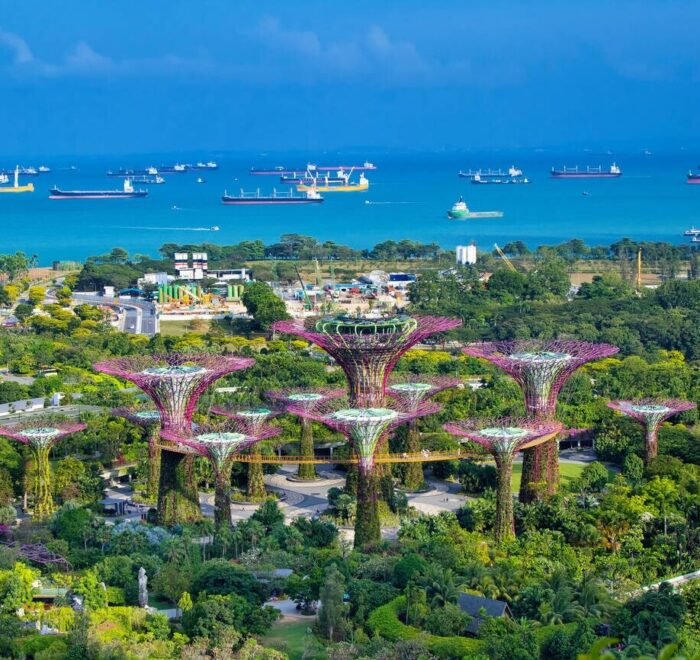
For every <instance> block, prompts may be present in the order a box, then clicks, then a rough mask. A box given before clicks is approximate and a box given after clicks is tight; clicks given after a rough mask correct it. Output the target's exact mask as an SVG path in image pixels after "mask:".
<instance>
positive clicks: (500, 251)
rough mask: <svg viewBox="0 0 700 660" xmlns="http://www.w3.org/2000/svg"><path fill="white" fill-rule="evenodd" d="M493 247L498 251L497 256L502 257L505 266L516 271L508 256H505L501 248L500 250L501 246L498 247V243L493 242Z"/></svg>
mask: <svg viewBox="0 0 700 660" xmlns="http://www.w3.org/2000/svg"><path fill="white" fill-rule="evenodd" d="M493 248H494V250H496V252H497V253H498V256H499V257H501V259H503V261H504V262H505V264H506V266H508V268H510V269H511V270H512V271H513V272H514V273H517V272H518V271H517V269H516V268H515V266H514V265H513V262H512V261H511V260H510V259H509V258H508V257H506V254H505V252H503V250H501V248H500V247H498V243H494V244H493Z"/></svg>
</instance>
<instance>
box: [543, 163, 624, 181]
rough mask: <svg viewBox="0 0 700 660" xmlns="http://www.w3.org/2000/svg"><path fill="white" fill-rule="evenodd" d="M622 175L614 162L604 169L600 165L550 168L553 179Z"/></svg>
mask: <svg viewBox="0 0 700 660" xmlns="http://www.w3.org/2000/svg"><path fill="white" fill-rule="evenodd" d="M620 176H622V170H621V169H620V168H619V166H618V165H617V164H616V163H613V164H612V165H611V166H610V168H609V169H607V170H604V169H603V168H602V167H601V166H598V167H587V168H586V169H585V170H584V169H579V168H578V166H577V167H563V168H562V169H560V170H557V169H555V168H554V167H553V168H552V178H553V179H616V178H618V177H620Z"/></svg>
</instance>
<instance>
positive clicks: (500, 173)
mask: <svg viewBox="0 0 700 660" xmlns="http://www.w3.org/2000/svg"><path fill="white" fill-rule="evenodd" d="M522 175H523V171H522V170H521V169H519V168H517V167H515V166H514V165H511V166H510V167H509V168H508V170H507V171H505V170H502V169H500V168H498V169H497V170H492V169H491V168H489V169H488V170H483V169H479V170H472V169H469V170H467V171H466V172H464V171H462V170H460V171H459V172H458V174H457V176H459V177H461V178H462V179H473V178H474V177H477V176H478V177H479V178H480V179H482V180H484V179H509V178H510V179H515V178H517V177H521V176H522Z"/></svg>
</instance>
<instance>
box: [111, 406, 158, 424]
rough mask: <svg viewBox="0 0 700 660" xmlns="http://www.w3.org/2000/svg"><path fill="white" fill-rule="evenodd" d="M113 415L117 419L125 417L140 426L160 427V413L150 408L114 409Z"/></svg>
mask: <svg viewBox="0 0 700 660" xmlns="http://www.w3.org/2000/svg"><path fill="white" fill-rule="evenodd" d="M112 414H113V415H114V416H115V417H123V418H124V419H128V420H129V421H130V422H132V423H134V424H138V425H139V426H144V427H149V426H156V425H157V426H160V423H161V421H160V411H158V410H157V409H153V408H151V409H148V408H113V409H112Z"/></svg>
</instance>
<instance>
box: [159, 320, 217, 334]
mask: <svg viewBox="0 0 700 660" xmlns="http://www.w3.org/2000/svg"><path fill="white" fill-rule="evenodd" d="M208 330H209V321H199V322H197V323H196V325H195V326H194V327H193V325H192V321H161V322H160V334H161V335H163V337H182V335H184V334H186V333H188V332H195V333H196V334H198V335H203V334H204V333H206V332H207V331H208Z"/></svg>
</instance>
